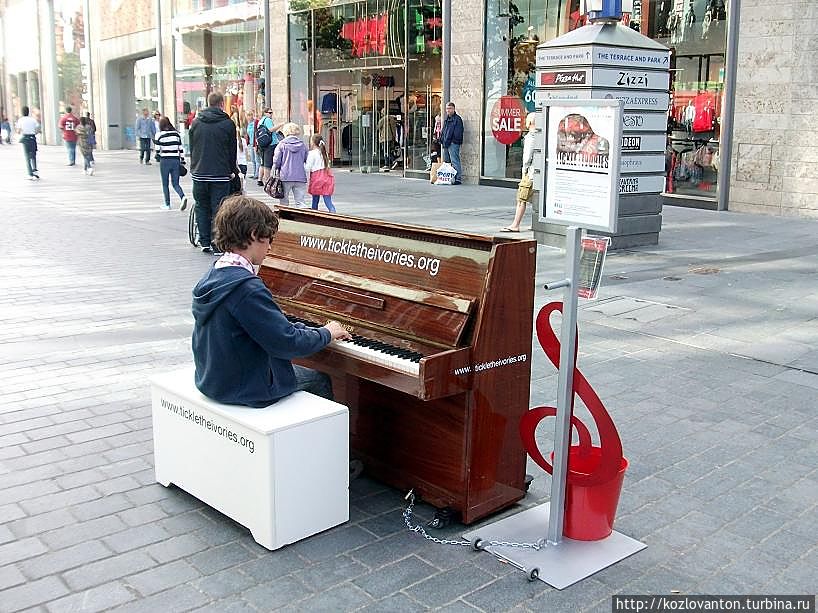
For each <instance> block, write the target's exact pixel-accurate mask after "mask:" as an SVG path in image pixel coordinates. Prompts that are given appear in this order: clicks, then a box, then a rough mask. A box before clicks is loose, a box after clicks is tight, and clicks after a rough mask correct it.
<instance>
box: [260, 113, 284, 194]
mask: <svg viewBox="0 0 818 613" xmlns="http://www.w3.org/2000/svg"><path fill="white" fill-rule="evenodd" d="M284 125H285V124H283V123H280V124H274V123H273V109H271V108H268V109H267V110H265V111H264V117H262V118H261V119H259V121H258V123H257V124H256V144H257V146H258V156H259V158H260V159H261V178H260V179H259V180H258V184H259V185H264V184H265V183H267V180H268V179H269V178H270V175H271V174H272V168H273V157H274V156H275V152H276V147H277V146H278V143H279V138H278V132H279V130H283V128H284Z"/></svg>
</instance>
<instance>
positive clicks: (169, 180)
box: [153, 117, 188, 211]
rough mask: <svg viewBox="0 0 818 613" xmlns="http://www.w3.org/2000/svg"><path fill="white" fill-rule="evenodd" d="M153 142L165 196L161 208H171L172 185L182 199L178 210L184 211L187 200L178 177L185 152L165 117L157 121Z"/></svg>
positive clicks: (171, 125) (178, 137) (179, 138)
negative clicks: (156, 130)
mask: <svg viewBox="0 0 818 613" xmlns="http://www.w3.org/2000/svg"><path fill="white" fill-rule="evenodd" d="M153 142H154V144H155V145H156V154H157V155H158V156H159V176H160V177H161V178H162V193H163V194H164V196H165V204H163V205H162V208H163V209H165V210H170V208H171V206H170V185H173V191H175V192H176V193H177V194H178V195H179V198H181V199H182V205H181V206H180V207H179V210H181V211H184V210H185V209H186V208H187V204H188V199H187V196H185V192H184V190H183V189H182V188H181V186H180V185H179V175H180V172H181V170H182V165H183V164H184V163H185V151H184V149H183V148H182V137H181V135H180V134H179V132H177V131H176V128H174V127H173V124H172V123H170V119H168V118H167V117H162V118H161V119H160V120H159V132H157V133H156V136H155V137H154V139H153Z"/></svg>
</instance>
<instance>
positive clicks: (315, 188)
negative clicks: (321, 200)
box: [307, 168, 335, 196]
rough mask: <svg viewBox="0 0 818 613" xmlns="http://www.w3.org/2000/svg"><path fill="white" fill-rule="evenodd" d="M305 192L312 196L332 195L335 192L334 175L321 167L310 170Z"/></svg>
mask: <svg viewBox="0 0 818 613" xmlns="http://www.w3.org/2000/svg"><path fill="white" fill-rule="evenodd" d="M307 192H308V193H309V194H310V195H312V196H332V194H334V193H335V176H334V175H333V174H332V171H331V170H330V169H329V168H322V169H321V170H314V171H313V172H311V173H310V184H309V186H308V187H307Z"/></svg>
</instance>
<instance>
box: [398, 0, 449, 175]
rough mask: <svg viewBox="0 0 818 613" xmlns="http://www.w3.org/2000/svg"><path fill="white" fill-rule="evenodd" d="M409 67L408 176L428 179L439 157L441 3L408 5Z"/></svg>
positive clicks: (414, 0)
mask: <svg viewBox="0 0 818 613" xmlns="http://www.w3.org/2000/svg"><path fill="white" fill-rule="evenodd" d="M406 10H407V17H406V22H407V42H406V49H407V64H406V96H404V98H403V109H402V110H403V114H404V117H405V121H404V126H403V132H404V136H405V137H404V145H405V147H404V149H405V162H404V164H405V173H404V174H405V175H406V176H413V177H428V172H429V169H430V167H431V162H432V157H433V156H434V155H435V154H437V155H438V156H439V155H440V146H439V145H438V144H437V143H435V142H434V126H435V117H437V116H438V115H440V113H442V109H441V96H442V94H441V92H442V89H443V85H442V77H441V64H440V54H441V50H442V45H443V33H442V29H443V19H442V9H441V6H440V0H431V1H430V0H409V1H408V2H407V8H406Z"/></svg>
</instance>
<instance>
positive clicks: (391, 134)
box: [376, 108, 395, 172]
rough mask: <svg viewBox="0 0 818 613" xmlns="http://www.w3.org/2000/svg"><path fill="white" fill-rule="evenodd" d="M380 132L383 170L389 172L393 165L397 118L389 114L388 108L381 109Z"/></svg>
mask: <svg viewBox="0 0 818 613" xmlns="http://www.w3.org/2000/svg"><path fill="white" fill-rule="evenodd" d="M376 130H377V133H378V146H379V147H380V151H381V156H382V157H383V166H381V172H389V171H390V170H391V168H390V166H391V165H392V147H393V144H392V143H393V142H394V140H395V118H394V117H392V115H390V114H389V109H388V108H382V109H381V118H380V119H379V120H378V125H377V126H376Z"/></svg>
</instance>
